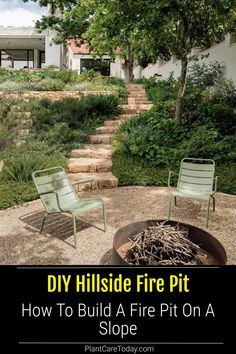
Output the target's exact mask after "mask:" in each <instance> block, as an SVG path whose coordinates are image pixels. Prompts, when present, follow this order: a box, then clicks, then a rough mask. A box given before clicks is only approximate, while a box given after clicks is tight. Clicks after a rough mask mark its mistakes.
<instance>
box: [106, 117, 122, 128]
mask: <svg viewBox="0 0 236 354" xmlns="http://www.w3.org/2000/svg"><path fill="white" fill-rule="evenodd" d="M120 123H121V122H120V120H119V119H116V120H105V122H104V126H105V127H118V126H119V125H120Z"/></svg>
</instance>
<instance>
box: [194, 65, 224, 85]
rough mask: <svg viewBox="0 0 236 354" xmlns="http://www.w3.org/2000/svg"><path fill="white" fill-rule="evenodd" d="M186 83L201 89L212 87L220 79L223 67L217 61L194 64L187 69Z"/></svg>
mask: <svg viewBox="0 0 236 354" xmlns="http://www.w3.org/2000/svg"><path fill="white" fill-rule="evenodd" d="M188 71H189V74H188V79H187V81H188V83H189V84H191V85H193V86H196V87H200V88H202V89H205V88H208V87H211V86H214V85H215V84H216V83H217V81H218V80H219V79H220V78H221V77H222V75H223V71H224V65H223V64H222V63H219V62H217V61H214V62H210V63H209V64H206V63H202V64H199V63H195V64H194V65H192V66H191V67H189V70H188Z"/></svg>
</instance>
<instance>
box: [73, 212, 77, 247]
mask: <svg viewBox="0 0 236 354" xmlns="http://www.w3.org/2000/svg"><path fill="white" fill-rule="evenodd" d="M72 218H73V231H74V240H75V249H77V248H78V240H77V235H76V218H75V216H72Z"/></svg>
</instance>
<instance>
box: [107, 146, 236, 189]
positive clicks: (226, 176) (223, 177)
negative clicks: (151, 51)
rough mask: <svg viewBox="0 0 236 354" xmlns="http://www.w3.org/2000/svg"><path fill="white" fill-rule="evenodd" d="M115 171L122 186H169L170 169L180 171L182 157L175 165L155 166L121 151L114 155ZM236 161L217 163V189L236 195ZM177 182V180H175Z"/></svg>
mask: <svg viewBox="0 0 236 354" xmlns="http://www.w3.org/2000/svg"><path fill="white" fill-rule="evenodd" d="M112 164H113V173H114V174H115V176H117V177H118V179H119V185H120V186H131V185H134V186H135V185H136V186H137V185H139V186H167V181H168V173H169V171H170V170H173V169H174V170H175V171H176V172H178V171H179V166H180V159H179V160H178V162H177V163H176V165H175V166H170V167H165V168H154V167H151V166H150V165H149V163H147V161H145V160H141V159H139V160H138V159H134V158H132V157H129V156H127V155H125V154H123V153H121V152H116V153H114V154H113V156H112ZM235 171H236V163H233V164H231V165H230V166H227V165H225V164H218V163H217V164H216V175H217V176H219V179H218V188H217V191H219V192H223V193H229V194H235V195H236V173H235ZM173 183H176V180H175V181H174V180H173Z"/></svg>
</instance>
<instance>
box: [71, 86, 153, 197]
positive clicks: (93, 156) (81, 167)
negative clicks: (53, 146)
mask: <svg viewBox="0 0 236 354" xmlns="http://www.w3.org/2000/svg"><path fill="white" fill-rule="evenodd" d="M127 88H128V103H127V104H125V105H121V106H120V108H121V109H122V114H120V115H119V116H118V117H117V118H116V119H115V120H107V121H105V122H104V125H103V126H101V127H99V128H97V129H96V134H95V135H91V136H90V137H89V140H90V144H87V145H86V146H85V147H84V149H76V150H72V152H71V158H70V159H69V162H68V176H69V178H70V180H71V182H72V183H75V182H78V181H80V180H85V179H94V180H96V181H97V182H98V186H99V188H113V187H117V186H118V179H117V177H115V176H114V175H113V173H112V145H111V143H112V137H113V135H114V134H115V133H116V131H117V129H118V127H119V125H120V124H121V123H122V122H123V121H125V120H126V119H130V118H132V117H133V116H134V115H136V114H137V113H141V112H147V111H148V110H149V109H150V108H151V107H152V103H151V102H150V101H149V100H148V98H147V95H146V92H145V89H144V87H143V85H140V84H128V85H127ZM86 188H91V183H87V184H84V185H81V187H80V190H81V189H86ZM92 188H95V183H94V184H92Z"/></svg>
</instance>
